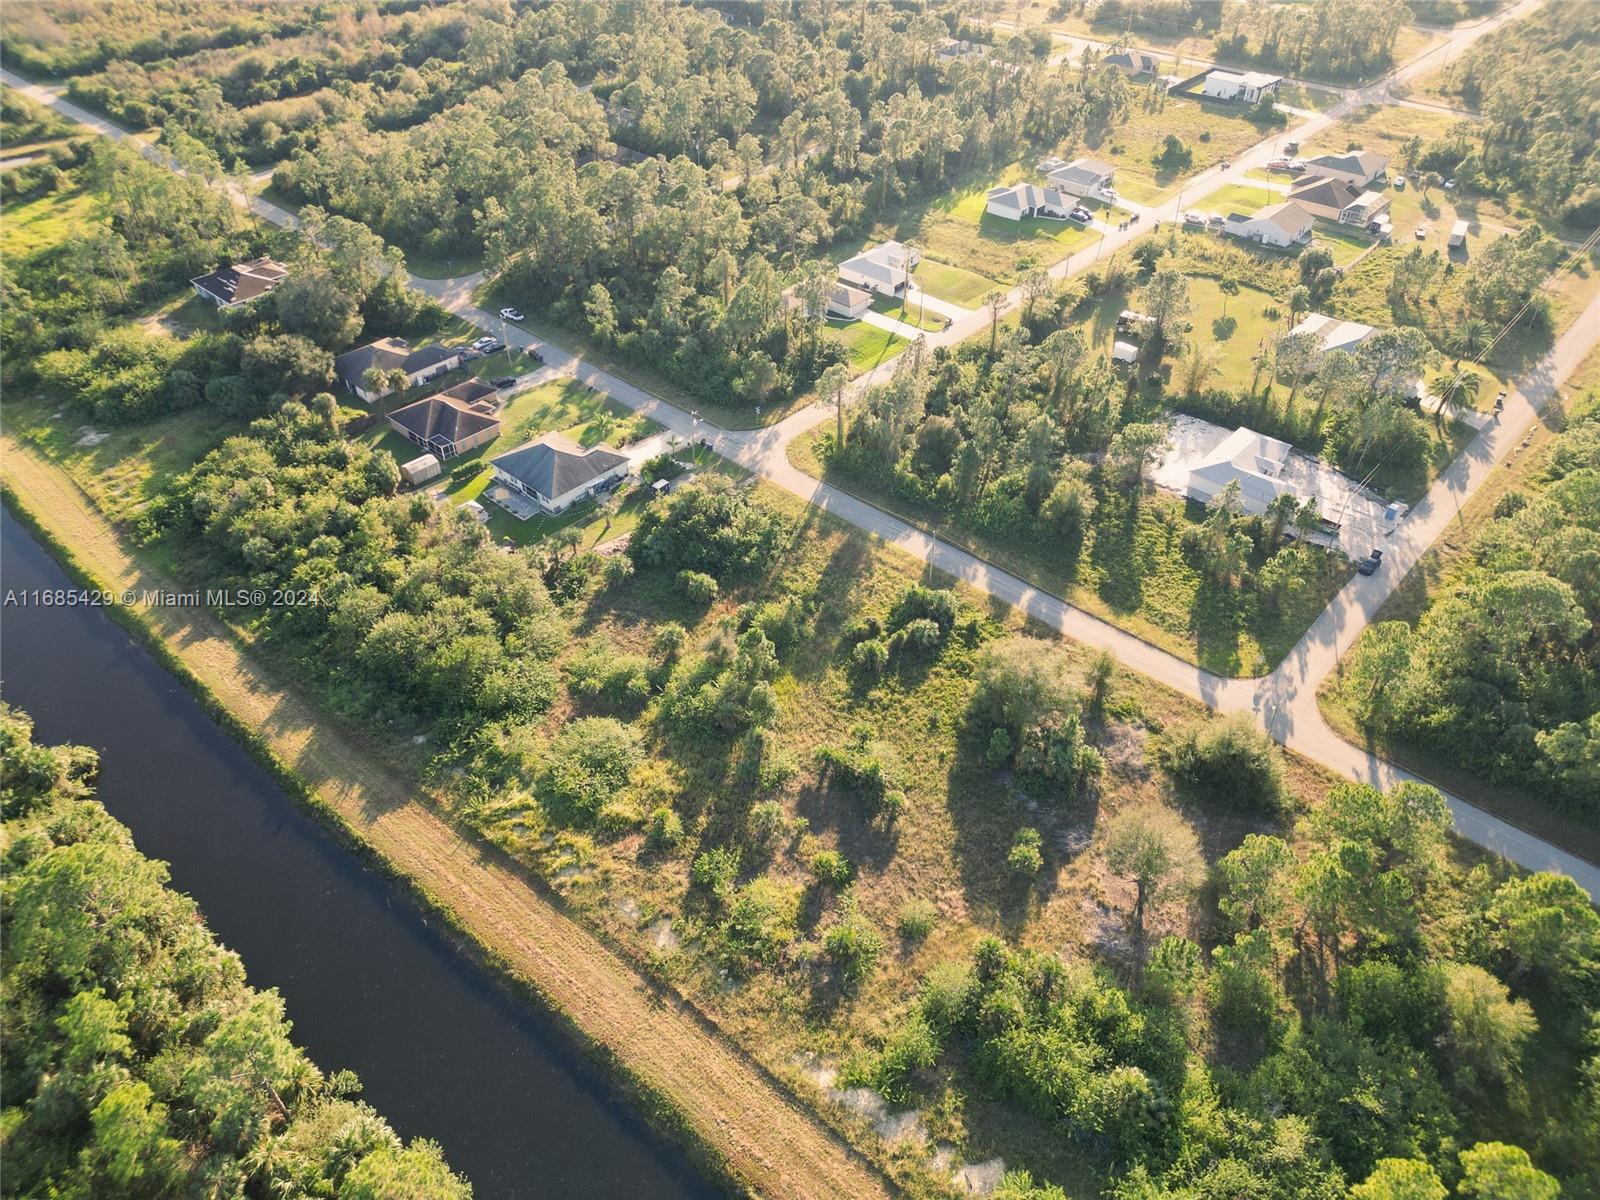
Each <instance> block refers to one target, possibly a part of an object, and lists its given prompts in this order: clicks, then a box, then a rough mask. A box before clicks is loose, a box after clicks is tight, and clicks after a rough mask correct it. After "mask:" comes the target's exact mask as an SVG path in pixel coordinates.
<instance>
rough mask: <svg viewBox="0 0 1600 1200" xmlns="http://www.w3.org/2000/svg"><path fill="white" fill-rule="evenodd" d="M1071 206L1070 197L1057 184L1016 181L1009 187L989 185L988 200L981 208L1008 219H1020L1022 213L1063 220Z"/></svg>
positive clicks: (1023, 214) (1072, 202) (1025, 215)
mask: <svg viewBox="0 0 1600 1200" xmlns="http://www.w3.org/2000/svg"><path fill="white" fill-rule="evenodd" d="M1073 207H1074V201H1073V200H1072V198H1070V197H1068V196H1066V195H1064V194H1063V193H1062V192H1061V191H1060V190H1059V189H1057V188H1043V187H1039V186H1038V185H1036V184H1032V183H1017V184H1013V185H1012V186H1011V187H997V188H990V189H989V202H988V204H986V205H985V206H984V211H985V212H988V213H992V214H994V215H995V216H997V217H1004V218H1005V219H1006V220H1008V221H1020V220H1022V218H1024V217H1051V218H1054V219H1055V220H1065V219H1066V216H1067V214H1068V213H1070V212H1071V211H1072V209H1073Z"/></svg>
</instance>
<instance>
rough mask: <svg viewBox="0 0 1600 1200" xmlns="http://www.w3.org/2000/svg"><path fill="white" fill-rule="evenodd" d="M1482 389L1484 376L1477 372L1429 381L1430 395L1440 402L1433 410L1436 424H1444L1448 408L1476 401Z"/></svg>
mask: <svg viewBox="0 0 1600 1200" xmlns="http://www.w3.org/2000/svg"><path fill="white" fill-rule="evenodd" d="M1482 387H1483V376H1482V375H1479V374H1478V373H1477V372H1476V371H1455V372H1452V373H1450V374H1445V375H1438V376H1435V377H1434V378H1433V379H1430V380H1428V395H1429V396H1431V397H1433V399H1434V400H1436V401H1438V407H1437V408H1435V409H1434V410H1433V419H1434V423H1435V424H1438V425H1442V424H1444V410H1445V408H1446V406H1448V405H1451V404H1467V403H1469V402H1471V401H1473V400H1476V399H1477V398H1478V392H1479V391H1480V390H1481V389H1482Z"/></svg>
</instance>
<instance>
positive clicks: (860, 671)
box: [850, 638, 889, 682]
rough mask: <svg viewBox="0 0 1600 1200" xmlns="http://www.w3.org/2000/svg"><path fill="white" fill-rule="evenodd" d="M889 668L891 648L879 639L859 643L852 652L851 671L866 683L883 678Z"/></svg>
mask: <svg viewBox="0 0 1600 1200" xmlns="http://www.w3.org/2000/svg"><path fill="white" fill-rule="evenodd" d="M888 666H889V647H887V646H885V645H884V644H883V642H882V641H880V640H879V639H878V638H868V639H867V640H866V641H864V642H857V643H856V644H855V646H854V647H852V648H851V651H850V671H851V673H852V674H853V675H855V676H856V678H857V679H859V680H862V681H864V682H871V681H873V680H877V679H881V678H883V672H884V671H885V670H886V669H887V668H888Z"/></svg>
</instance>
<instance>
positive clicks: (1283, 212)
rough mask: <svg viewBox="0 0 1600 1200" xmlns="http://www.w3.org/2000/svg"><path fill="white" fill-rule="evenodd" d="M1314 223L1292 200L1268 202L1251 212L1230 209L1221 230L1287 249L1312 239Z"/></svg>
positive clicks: (1234, 235)
mask: <svg viewBox="0 0 1600 1200" xmlns="http://www.w3.org/2000/svg"><path fill="white" fill-rule="evenodd" d="M1315 224H1316V222H1315V221H1313V220H1312V217H1311V214H1310V213H1309V212H1307V211H1306V210H1305V209H1304V208H1302V207H1300V205H1298V204H1296V203H1295V202H1294V201H1293V200H1285V201H1283V202H1282V203H1280V204H1269V205H1267V207H1265V208H1263V209H1260V210H1259V211H1257V212H1256V213H1254V214H1253V215H1251V216H1248V217H1247V216H1245V215H1243V214H1242V213H1229V214H1228V219H1227V223H1226V224H1225V225H1224V227H1223V231H1224V232H1225V233H1227V234H1229V235H1231V236H1232V237H1236V238H1243V239H1244V240H1246V241H1250V242H1260V243H1261V244H1262V245H1264V246H1276V247H1277V248H1278V249H1280V250H1286V249H1288V248H1289V247H1291V246H1295V245H1304V244H1305V243H1306V242H1309V241H1310V240H1311V230H1312V228H1313V226H1314V225H1315Z"/></svg>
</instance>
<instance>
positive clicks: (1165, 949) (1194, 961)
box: [1143, 934, 1200, 1004]
mask: <svg viewBox="0 0 1600 1200" xmlns="http://www.w3.org/2000/svg"><path fill="white" fill-rule="evenodd" d="M1199 982H1200V947H1199V946H1196V945H1195V944H1194V943H1193V942H1191V941H1190V940H1189V939H1188V938H1182V937H1176V936H1174V935H1171V934H1169V935H1168V936H1166V937H1164V938H1162V939H1161V940H1160V941H1159V942H1157V943H1156V948H1155V949H1154V950H1153V951H1151V952H1150V961H1149V963H1148V964H1146V966H1145V969H1144V979H1143V984H1144V991H1145V994H1146V995H1147V996H1149V997H1150V998H1151V999H1152V1000H1156V1001H1158V1002H1160V1003H1162V1004H1170V1003H1172V1002H1173V1001H1174V1000H1178V999H1181V998H1183V997H1186V996H1192V995H1193V994H1194V990H1195V987H1196V986H1197V985H1198V984H1199Z"/></svg>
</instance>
